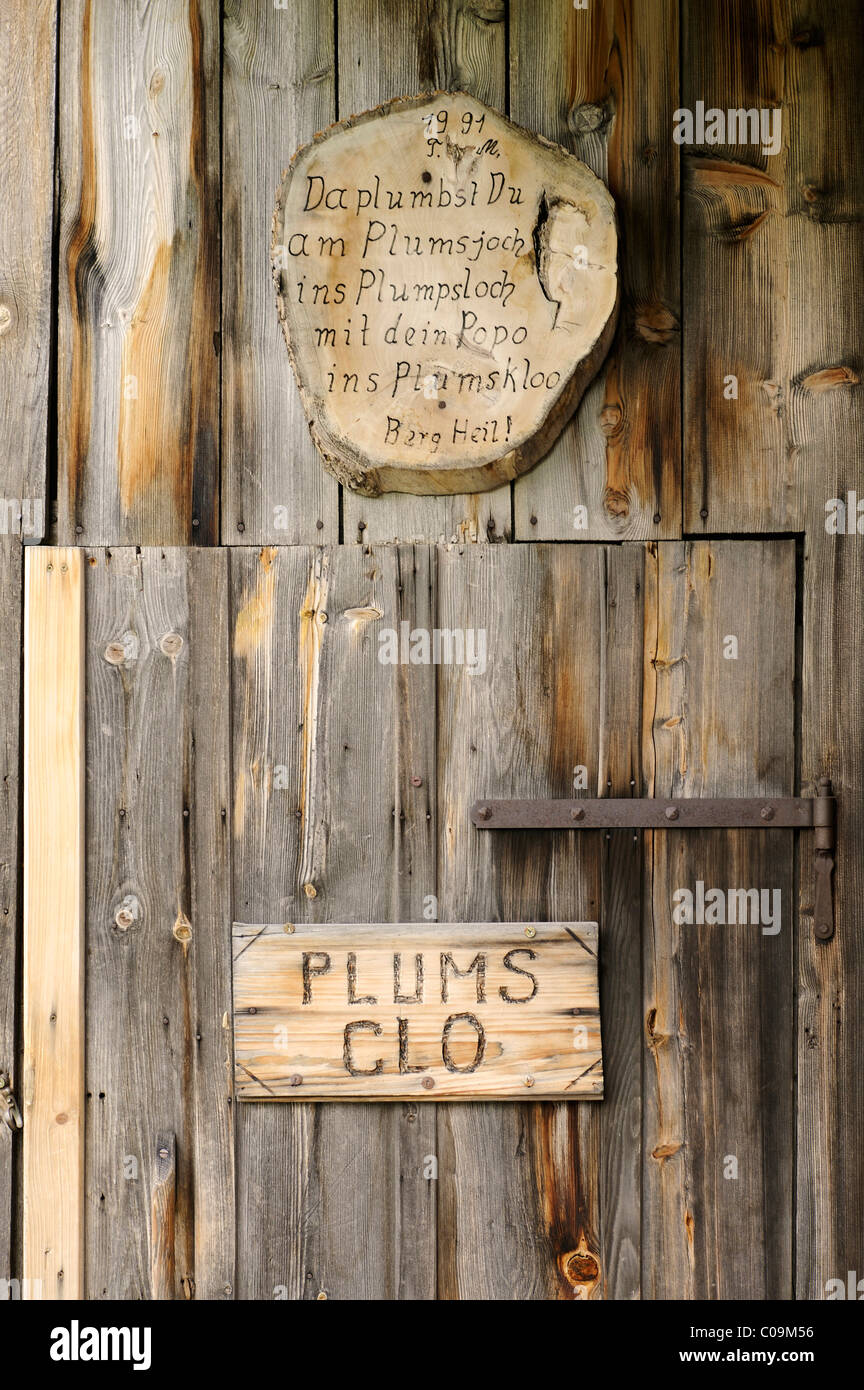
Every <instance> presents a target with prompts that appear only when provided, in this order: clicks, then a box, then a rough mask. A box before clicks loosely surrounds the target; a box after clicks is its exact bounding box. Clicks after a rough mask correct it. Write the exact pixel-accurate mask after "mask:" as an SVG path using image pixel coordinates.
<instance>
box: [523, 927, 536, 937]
mask: <svg viewBox="0 0 864 1390" xmlns="http://www.w3.org/2000/svg"><path fill="white" fill-rule="evenodd" d="M525 935H526V936H527V937H532V936H536V935H537V928H536V927H526V928H525Z"/></svg>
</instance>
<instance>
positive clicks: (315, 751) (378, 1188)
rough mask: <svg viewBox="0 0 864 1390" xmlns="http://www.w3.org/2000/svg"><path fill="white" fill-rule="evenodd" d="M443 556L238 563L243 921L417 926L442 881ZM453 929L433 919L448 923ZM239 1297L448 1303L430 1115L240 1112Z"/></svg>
mask: <svg viewBox="0 0 864 1390" xmlns="http://www.w3.org/2000/svg"><path fill="white" fill-rule="evenodd" d="M433 560H434V552H432V553H430V551H429V550H428V549H425V548H424V549H422V550H420V549H418V550H415V549H413V548H411V547H410V546H409V547H398V548H396V547H386V546H385V547H382V548H381V549H380V550H377V549H371V550H370V549H368V548H365V547H364V548H360V547H345V548H341V549H336V550H333V551H327V550H314V549H311V548H310V549H295V550H280V551H275V550H263V551H261V552H260V553H258V552H255V551H245V550H236V551H234V552H232V576H233V579H232V590H233V593H232V619H231V621H232V632H233V662H234V670H233V712H234V735H233V752H234V782H235V785H234V808H235V809H234V918H235V920H237V921H245V922H255V921H263V920H267V919H268V918H269V919H270V920H273V919H274V916H275V919H276V920H277V921H278V920H279V914H280V913H281V915H282V917H283V918H284V920H286V921H289V922H292V921H312V922H326V921H337V922H339V921H342V922H344V921H351V920H356V921H359V922H363V921H366V922H375V921H386V920H393V921H412V920H415V921H421V920H423V912H424V904H426V903H427V899H431V898H433V897H434V895H435V894H436V892H437V884H436V876H435V839H436V824H437V813H436V782H435V687H434V670H433V668H431V667H428V666H427V667H423V666H419V667H418V666H413V667H407V666H388V665H383V664H382V663H381V662H380V661H379V660H378V650H379V637H378V634H379V631H380V630H381V628H382V627H385V626H386V627H390V628H395V629H396V630H397V631H398V629H399V623H400V622H401V621H403V620H404V621H407V622H409V623H410V624H411V626H412V627H414V626H423V627H427V628H428V627H432V626H434V617H433V614H434V611H435V601H434V569H433V563H432V562H433ZM439 915H440V913H439ZM237 1124H238V1172H239V1173H240V1175H241V1183H240V1192H239V1210H238V1245H239V1248H240V1249H241V1250H242V1251H244V1252H245V1253H244V1256H243V1259H242V1261H241V1270H240V1274H241V1283H240V1286H239V1295H240V1297H243V1298H270V1299H272V1298H274V1297H277V1298H291V1299H296V1298H318V1297H319V1296H320V1295H321V1294H322V1293H323V1294H325V1295H326V1296H327V1297H333V1298H343V1299H344V1298H357V1299H393V1298H408V1299H424V1298H432V1297H434V1294H435V1266H436V1261H435V1203H436V1191H435V1190H436V1186H437V1184H436V1183H435V1181H434V1179H433V1178H432V1177H431V1176H430V1177H425V1176H424V1167H425V1164H426V1158H427V1156H432V1157H434V1156H435V1153H436V1144H435V1107H434V1106H419V1107H418V1106H415V1105H411V1104H406V1105H397V1106H387V1105H373V1104H367V1105H359V1106H358V1105H354V1106H351V1105H335V1104H327V1105H318V1106H314V1105H302V1104H295V1105H290V1106H285V1105H283V1106H279V1105H259V1106H243V1107H241V1109H240V1112H239V1113H238V1116H237Z"/></svg>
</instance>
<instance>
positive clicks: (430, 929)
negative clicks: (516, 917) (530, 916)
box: [234, 922, 603, 1100]
mask: <svg viewBox="0 0 864 1390" xmlns="http://www.w3.org/2000/svg"><path fill="white" fill-rule="evenodd" d="M352 956H353V965H352V962H351V957H352ZM418 956H420V957H422V962H423V963H422V980H421V982H420V983H419V984H418V978H420V977H418V973H417V966H416V959H417V957H418ZM478 956H479V957H480V962H481V963H480V964H479V965H477V964H476V961H477V958H478ZM397 957H398V959H399V971H400V973H399V982H398V993H399V995H400V996H401V998H400V1000H399V1002H394V1001H395V995H396V992H397V989H396V981H395V978H394V976H395V964H394V960H395V958H397ZM447 957H450V961H447V959H446V958H447ZM304 962H305V966H304ZM451 962H452V963H451ZM472 963H475V968H474V970H473V971H470V967H471V965H472ZM453 966H455V967H456V969H458V971H461V972H465V973H464V974H463V975H461V976H460V975H457V974H456V970H454V968H453ZM469 971H470V973H469ZM526 972H527V973H526ZM481 973H482V975H483V981H482V985H481V982H480V975H481ZM445 974H446V985H445V981H444V976H445ZM445 989H446V998H444V997H442V996H444V994H445ZM418 991H419V994H420V998H419V999H413V998H410V996H413V995H416V994H417V993H418ZM304 995H305V998H304ZM352 995H353V1000H352ZM400 1019H402V1020H404V1025H403V1026H404V1036H403V1037H402V1040H401V1046H400V1024H399V1020H400ZM448 1020H452V1022H451V1023H450V1026H449V1028H448ZM350 1024H354V1025H357V1024H362V1025H363V1026H362V1027H360V1028H357V1027H355V1028H354V1029H352V1031H351V1033H350V1035H349V1037H348V1038H347V1039H346V1028H347V1027H348V1026H349V1025H350ZM376 1027H377V1029H379V1030H380V1031H378V1032H376V1031H375V1028H376ZM481 1031H482V1044H481V1041H480V1039H481ZM445 1032H446V1038H447V1041H446V1045H445V1041H444V1038H445ZM234 1047H235V1085H236V1094H237V1097H238V1099H240V1100H327V1099H339V1100H408V1099H411V1100H445V1099H446V1100H475V1099H480V1098H483V1099H487V1100H488V1099H498V1100H504V1099H512V1098H514V1097H516V1098H519V1099H523V1098H528V1097H530V1098H531V1099H532V1100H533V1099H548V1098H550V1097H556V1098H559V1099H562V1098H563V1099H571V1100H577V1099H579V1100H584V1099H591V1100H599V1099H601V1098H602V1095H603V1068H602V1057H601V1048H600V1010H599V996H598V983H597V924H596V922H537V923H525V922H510V923H506V922H494V923H485V924H479V925H476V924H459V923H456V924H453V923H451V924H447V923H429V924H424V925H418V924H416V923H411V924H401V925H393V924H388V923H383V924H372V925H369V924H364V925H333V924H327V925H314V926H312V925H307V924H300V923H297V924H294V923H284V924H283V923H279V924H275V925H274V924H271V925H260V924H259V925H243V924H240V923H235V924H234ZM400 1054H401V1058H400ZM445 1054H446V1057H445ZM446 1059H449V1064H450V1065H449V1066H448V1065H447V1060H446ZM409 1066H410V1067H412V1068H417V1067H422V1068H423V1070H422V1071H417V1070H411V1071H409V1070H407V1067H409ZM472 1066H473V1067H474V1069H473V1070H469V1068H471V1067H472ZM375 1068H377V1071H375V1070H374V1069H375ZM430 1083H432V1084H430Z"/></svg>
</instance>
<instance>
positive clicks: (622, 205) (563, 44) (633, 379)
mask: <svg viewBox="0 0 864 1390" xmlns="http://www.w3.org/2000/svg"><path fill="white" fill-rule="evenodd" d="M678 104H679V102H678V6H677V4H676V3H675V2H674V0H653V2H652V3H651V4H649V5H646V4H640V3H638V0H626V3H623V4H622V3H620V2H619V0H591V3H590V4H589V5H587V6H586V7H585V8H584V9H577V8H576V7H575V6H574V5H573V4H572V2H571V0H539V2H538V0H512V3H511V5H510V116H511V118H512V119H513V120H514V121H517V122H518V123H519V124H520V125H524V126H527V127H528V129H529V130H536V131H538V132H539V133H540V134H541V135H545V136H547V137H548V138H549V139H550V140H555V141H556V142H557V143H559V144H561V145H564V146H565V148H566V149H568V150H571V151H572V153H573V154H575V155H577V156H578V158H579V159H582V160H584V162H585V163H586V164H587V165H588V166H589V167H590V168H591V169H593V171H594V173H595V174H597V175H598V177H599V178H601V179H603V181H604V183H607V184H608V186H609V189H610V191H611V193H612V196H613V197H614V199H615V202H616V205H617V208H618V216H619V222H620V233H621V289H622V305H621V315H620V319H619V325H618V333H617V337H616V340H615V342H614V343H613V346H612V350H611V352H610V354H609V357H608V359H607V361H606V364H605V366H604V367H603V368H602V369H601V371H600V374H599V376H598V378H597V380H596V381H595V382H594V384H593V386H592V387H591V388H590V389H589V390H588V391H587V392H586V394H585V396H584V398H583V400H582V403H581V405H580V407H579V409H578V411H577V413H576V415H575V417H574V419H573V421H572V423H571V424H570V426H569V427H568V428H567V429H566V430H565V431H564V433H563V434H562V435H561V437H560V439H559V440H558V441H557V443H556V444H555V446H554V448H553V449H552V450H551V452H550V453H549V455H548V456H547V458H546V460H545V462H543V463H541V464H539V465H538V467H537V468H535V469H534V471H533V472H532V473H531V474H530V475H528V476H526V477H525V478H522V479H519V480H517V482H516V483H515V484H514V506H515V511H514V526H515V534H516V537H517V538H518V539H519V540H523V541H524V540H586V539H589V538H590V539H592V540H594V539H596V540H603V539H606V538H607V537H608V538H610V539H615V540H621V539H628V540H632V539H641V538H648V537H652V538H659V537H661V536H678V535H680V525H681V515H680V513H681V479H680V459H681V448H680V444H681V428H680V413H681V407H680V312H681V311H680V305H679V268H680V265H679V236H678V204H677V199H678V165H679V160H678V149H677V147H676V146H675V145H674V144H673V143H672V139H671V131H672V113H673V111H674V110H675V109H676V107H677V106H678ZM576 506H584V507H587V509H588V525H587V529H578V530H577V529H574V522H575V521H576V520H577V516H576V515H575V514H574V508H575V507H576ZM578 519H581V518H578Z"/></svg>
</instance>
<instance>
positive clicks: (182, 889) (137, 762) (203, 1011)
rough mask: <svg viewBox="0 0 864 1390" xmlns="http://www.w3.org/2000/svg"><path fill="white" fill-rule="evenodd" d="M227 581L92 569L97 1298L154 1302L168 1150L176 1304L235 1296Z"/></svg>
mask: <svg viewBox="0 0 864 1390" xmlns="http://www.w3.org/2000/svg"><path fill="white" fill-rule="evenodd" d="M226 566H227V556H226V555H225V554H224V552H216V551H212V552H204V551H191V552H190V551H183V550H167V551H144V552H143V553H138V552H136V551H134V550H117V551H113V552H110V553H109V552H104V551H96V552H93V553H92V554H91V555H90V557H89V564H88V569H87V578H88V583H87V622H88V627H87V692H88V694H87V767H88V795H87V943H88V976H87V996H88V1010H87V1126H86V1134H87V1202H88V1218H87V1259H86V1267H87V1293H88V1296H89V1297H92V1298H106V1297H108V1298H148V1297H150V1292H151V1278H152V1262H153V1257H154V1252H153V1250H152V1246H151V1240H152V1238H151V1218H152V1207H153V1199H154V1193H153V1191H152V1188H151V1183H152V1181H153V1180H154V1178H155V1170H154V1168H153V1162H152V1160H153V1155H154V1152H155V1146H156V1144H157V1139H158V1136H159V1135H160V1134H163V1133H171V1134H173V1135H175V1136H176V1170H177V1171H176V1202H175V1217H174V1263H175V1277H174V1296H175V1297H176V1298H178V1299H182V1298H191V1297H193V1296H194V1295H195V1294H196V1292H197V1293H199V1294H200V1295H201V1296H202V1297H205V1298H206V1297H217V1296H220V1295H221V1296H225V1294H226V1293H229V1292H230V1291H231V1289H232V1287H233V1283H234V1277H233V1258H234V1240H233V1162H232V1153H231V1137H232V1131H231V1123H230V1119H229V1114H230V1111H229V1091H228V1076H229V1073H228V1069H227V1063H228V1053H227V1046H226V1039H225V1036H224V1034H223V1029H222V1018H223V1015H224V1014H225V1013H226V1012H228V1013H229V1014H230V905H229V902H228V894H227V885H228V861H227V850H228V835H229V826H230V821H228V816H229V814H230V803H229V799H228V790H229V789H228V785H227V777H228V766H229V764H228V760H227V758H226V757H225V751H224V750H225V748H226V747H227V740H228V722H227V721H228V715H227V709H228V703H227V702H228V698H229V686H228V682H227V670H226V664H227V620H228V612H227V595H226V577H225V570H226ZM217 748H219V749H220V752H221V756H220V758H218V759H217V756H216V749H217ZM226 822H228V823H227V824H226ZM226 966H227V967H228V973H227V974H226V973H225V968H226ZM160 1267H161V1266H160ZM163 1296H167V1294H165V1295H163Z"/></svg>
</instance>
